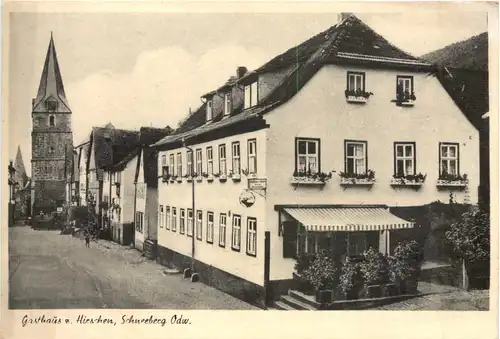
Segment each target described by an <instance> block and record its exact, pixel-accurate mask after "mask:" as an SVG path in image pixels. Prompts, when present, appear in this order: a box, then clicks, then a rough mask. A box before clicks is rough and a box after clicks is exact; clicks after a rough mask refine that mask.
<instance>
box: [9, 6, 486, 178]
mask: <svg viewBox="0 0 500 339" xmlns="http://www.w3.org/2000/svg"><path fill="white" fill-rule="evenodd" d="M354 14H355V15H357V16H358V17H359V18H360V19H361V20H363V21H364V22H365V23H366V24H367V25H369V26H370V27H371V28H373V29H374V30H375V31H377V32H378V33H379V34H381V35H382V36H384V37H385V38H386V39H387V40H389V41H390V42H391V43H393V44H394V45H396V46H398V47H399V48H401V49H403V50H405V51H407V52H409V53H410V54H412V55H415V56H420V55H422V54H425V53H427V52H430V51H433V50H436V49H439V48H442V47H444V46H446V45H448V44H451V43H453V42H456V41H461V40H464V39H467V38H469V37H471V36H474V35H477V34H480V33H482V32H485V31H487V20H486V18H487V15H486V13H483V12H450V11H442V12H436V11H432V12H430V11H429V12H422V13H421V14H419V13H417V12H415V11H412V12H407V13H391V14H380V13H376V14H375V13H373V14H371V13H359V14H358V13H354ZM10 15H11V17H10V46H9V47H10V51H9V59H10V62H9V63H10V65H9V91H10V93H9V139H8V140H9V158H11V159H13V158H14V157H15V152H16V150H17V147H18V146H20V147H21V151H22V154H23V159H24V163H25V167H26V169H27V172H28V175H30V172H31V170H30V160H31V158H30V156H31V99H32V98H34V97H35V96H36V93H37V91H38V85H39V82H40V76H41V73H42V69H43V63H44V59H45V55H46V53H47V47H48V44H49V40H50V34H51V32H53V36H54V42H55V47H56V51H57V57H58V60H59V66H60V69H61V73H62V78H63V83H64V87H65V91H66V97H67V99H68V102H69V105H70V108H71V109H72V112H73V114H72V127H73V137H74V144H75V145H77V144H78V143H80V142H81V141H83V140H84V139H85V138H87V137H88V135H89V133H90V130H91V128H92V126H103V125H105V124H106V123H108V122H111V123H112V124H113V125H114V126H115V127H116V128H125V129H138V128H139V127H141V126H154V127H165V126H167V125H170V126H172V127H176V126H177V125H178V122H179V121H180V120H181V119H183V118H185V116H186V115H187V114H188V112H189V109H190V108H191V109H193V110H194V109H196V108H197V107H199V106H200V105H201V100H200V96H201V95H202V94H204V93H206V92H209V91H211V90H213V89H216V88H217V87H219V86H220V85H222V84H223V83H224V82H225V81H226V80H227V79H228V78H229V77H230V76H231V75H235V73H236V68H237V67H238V66H245V67H247V68H248V69H249V70H252V69H255V68H257V67H259V66H260V65H262V64H264V63H265V62H267V61H268V60H270V59H271V58H273V57H274V56H276V55H278V54H280V53H282V52H284V51H286V50H288V49H289V48H291V47H293V46H295V45H297V44H299V43H301V42H303V41H305V40H307V39H308V38H310V37H312V36H313V35H315V34H317V33H319V32H321V31H324V30H326V29H327V28H328V27H330V26H333V25H334V24H336V23H337V14H336V13H306V14H296V13H288V14H285V13H283V14H279V13H263V14H252V13H221V14H218V13H187V14H186V13H29V12H23V13H11V14H10Z"/></svg>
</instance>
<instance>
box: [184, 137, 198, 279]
mask: <svg viewBox="0 0 500 339" xmlns="http://www.w3.org/2000/svg"><path fill="white" fill-rule="evenodd" d="M182 145H183V146H184V147H185V148H186V149H188V150H189V151H191V155H192V159H191V176H193V174H194V151H193V149H192V148H191V147H189V146H187V145H186V140H185V139H184V138H183V139H182ZM186 162H187V160H186ZM191 179H192V180H191V209H192V211H193V217H192V218H191V222H192V227H193V230H192V231H193V232H192V237H191V274H193V273H194V252H195V246H194V244H195V241H194V238H195V233H196V232H195V230H196V222H195V220H196V210H195V195H194V192H195V191H194V182H195V180H194V178H191Z"/></svg>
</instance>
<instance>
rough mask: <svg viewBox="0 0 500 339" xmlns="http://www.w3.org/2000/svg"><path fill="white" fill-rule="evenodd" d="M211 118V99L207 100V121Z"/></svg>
mask: <svg viewBox="0 0 500 339" xmlns="http://www.w3.org/2000/svg"><path fill="white" fill-rule="evenodd" d="M210 120H212V100H208V101H207V121H210Z"/></svg>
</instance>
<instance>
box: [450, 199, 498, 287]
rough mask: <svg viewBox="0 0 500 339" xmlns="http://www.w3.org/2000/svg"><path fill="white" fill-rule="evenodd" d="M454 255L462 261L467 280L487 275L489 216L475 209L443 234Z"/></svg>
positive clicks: (465, 214)
mask: <svg viewBox="0 0 500 339" xmlns="http://www.w3.org/2000/svg"><path fill="white" fill-rule="evenodd" d="M445 236H446V240H447V242H448V243H449V244H450V245H451V246H452V248H453V251H454V252H455V254H456V255H457V256H458V257H459V258H460V259H462V260H463V262H464V265H465V269H466V270H467V273H468V276H469V278H472V279H474V278H480V277H482V278H484V277H485V276H486V277H487V276H488V275H489V258H490V215H489V214H488V213H487V212H484V211H482V210H480V209H479V208H477V207H474V208H472V209H471V210H470V211H468V212H465V213H463V214H462V216H461V218H460V219H458V220H457V221H455V222H453V223H452V224H451V225H450V228H449V230H447V231H446V233H445Z"/></svg>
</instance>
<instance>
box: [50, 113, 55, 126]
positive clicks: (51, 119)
mask: <svg viewBox="0 0 500 339" xmlns="http://www.w3.org/2000/svg"><path fill="white" fill-rule="evenodd" d="M55 125H56V118H55V116H53V115H51V116H49V126H50V127H54V126H55Z"/></svg>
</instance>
